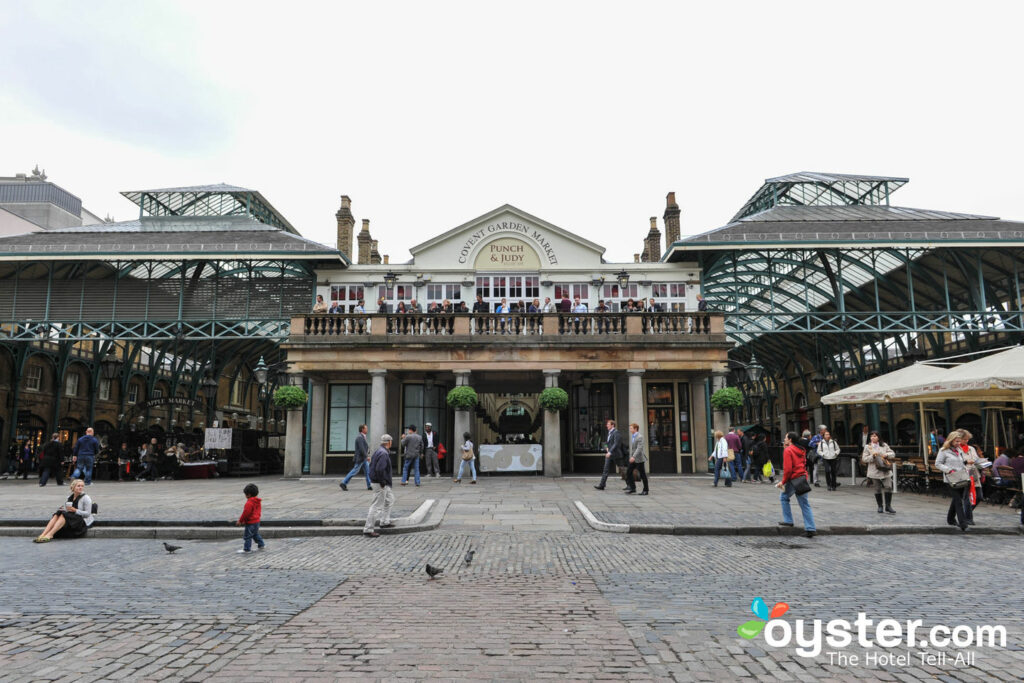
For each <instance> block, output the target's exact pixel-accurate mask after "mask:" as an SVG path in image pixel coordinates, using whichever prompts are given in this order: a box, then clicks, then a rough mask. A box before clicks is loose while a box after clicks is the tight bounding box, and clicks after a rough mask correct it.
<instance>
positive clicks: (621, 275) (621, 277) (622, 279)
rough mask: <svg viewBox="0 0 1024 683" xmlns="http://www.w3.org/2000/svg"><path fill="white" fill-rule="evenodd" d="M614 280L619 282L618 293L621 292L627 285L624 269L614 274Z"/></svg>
mask: <svg viewBox="0 0 1024 683" xmlns="http://www.w3.org/2000/svg"><path fill="white" fill-rule="evenodd" d="M615 279H616V280H618V281H619V291H620V292H621V291H622V290H623V289H625V288H626V286H627V285H628V284H629V273H627V272H626V271H625V269H623V270H620V271H619V272H618V273H616V274H615Z"/></svg>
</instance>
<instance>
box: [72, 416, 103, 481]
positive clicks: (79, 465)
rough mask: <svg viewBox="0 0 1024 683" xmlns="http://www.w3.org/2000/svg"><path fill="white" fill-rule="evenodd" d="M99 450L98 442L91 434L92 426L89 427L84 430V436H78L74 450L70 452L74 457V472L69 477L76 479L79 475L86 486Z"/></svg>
mask: <svg viewBox="0 0 1024 683" xmlns="http://www.w3.org/2000/svg"><path fill="white" fill-rule="evenodd" d="M99 452H100V442H99V441H97V440H96V437H95V436H93V435H92V427H89V428H88V429H86V430H85V436H80V437H78V442H77V443H76V444H75V450H74V451H73V453H72V455H73V456H74V458H75V472H74V474H72V475H71V478H72V479H78V478H79V476H81V477H82V478H83V479H84V480H85V485H86V486H89V485H90V484H92V467H93V463H94V462H95V460H96V455H97V454H98V453H99Z"/></svg>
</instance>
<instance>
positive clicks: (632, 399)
mask: <svg viewBox="0 0 1024 683" xmlns="http://www.w3.org/2000/svg"><path fill="white" fill-rule="evenodd" d="M643 375H644V371H643V370H626V376H627V377H628V379H629V399H628V400H629V411H628V412H627V415H628V416H629V421H630V422H636V423H637V424H638V425H640V434H641V436H643V437H644V439H646V438H647V420H645V419H644V383H643ZM620 431H621V432H622V433H623V434H629V429H628V425H623V428H622V429H621V430H620ZM644 443H647V441H645V442H644Z"/></svg>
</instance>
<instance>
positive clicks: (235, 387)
mask: <svg viewBox="0 0 1024 683" xmlns="http://www.w3.org/2000/svg"><path fill="white" fill-rule="evenodd" d="M229 403H230V404H231V405H233V406H240V405H242V378H241V377H239V378H237V379H235V381H234V382H232V384H231V400H230V401H229Z"/></svg>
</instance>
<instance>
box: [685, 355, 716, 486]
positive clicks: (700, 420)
mask: <svg viewBox="0 0 1024 683" xmlns="http://www.w3.org/2000/svg"><path fill="white" fill-rule="evenodd" d="M706 377H707V376H706V375H695V376H694V377H693V378H692V379H691V380H690V386H691V388H692V394H693V403H692V404H691V405H690V431H691V432H692V434H691V439H692V443H693V456H694V457H693V471H694V472H707V471H708V452H707V444H708V438H709V437H710V436H711V435H710V434H708V427H709V426H710V425H711V422H710V420H708V414H707V399H708V396H707V389H706V386H705V383H704V380H705V378H706Z"/></svg>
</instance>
